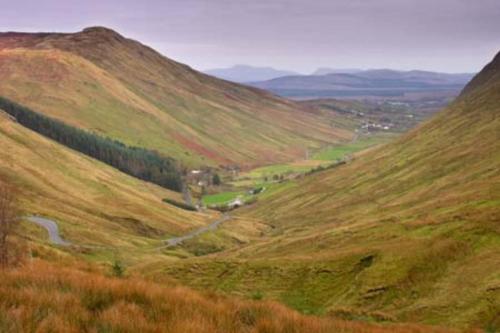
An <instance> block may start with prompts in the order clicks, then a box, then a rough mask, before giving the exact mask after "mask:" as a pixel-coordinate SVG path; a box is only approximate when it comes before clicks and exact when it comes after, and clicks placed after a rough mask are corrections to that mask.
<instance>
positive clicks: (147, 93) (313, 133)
mask: <svg viewBox="0 0 500 333" xmlns="http://www.w3.org/2000/svg"><path fill="white" fill-rule="evenodd" d="M0 59H1V60H2V61H1V62H0V74H2V82H0V90H1V91H2V94H3V95H4V97H6V98H9V99H11V100H13V101H15V102H17V103H19V104H22V105H26V106H27V107H30V108H31V109H33V110H35V111H37V112H41V113H44V114H46V115H49V116H51V117H54V118H56V119H59V120H61V121H63V122H66V123H68V124H70V125H73V126H78V127H80V128H84V129H87V130H90V131H93V132H96V133H99V134H102V135H105V136H109V137H111V138H114V139H117V140H120V141H122V142H124V143H126V144H130V145H133V146H139V147H141V146H142V147H144V148H148V149H154V150H158V151H159V152H161V153H164V154H166V155H169V156H172V157H174V158H177V159H179V160H182V161H183V162H185V163H187V164H192V165H201V164H209V165H219V164H222V165H232V164H238V165H241V166H251V165H260V164H266V163H272V162H280V161H287V160H291V159H294V158H297V157H298V156H302V154H303V153H304V151H305V149H306V148H308V147H309V148H314V147H319V146H322V145H324V144H327V143H332V142H337V141H339V140H345V139H349V138H350V137H351V135H352V134H351V133H350V132H348V131H345V130H342V129H339V128H332V127H331V126H330V125H329V122H328V121H326V120H325V119H324V118H323V117H322V116H321V115H318V114H316V113H314V112H311V111H310V110H308V109H306V108H305V107H303V106H301V105H298V104H296V103H293V102H289V101H286V100H284V99H281V98H278V97H276V96H273V95H271V94H269V93H267V92H264V91H261V90H258V89H255V88H249V87H246V86H242V85H239V84H235V83H230V82H227V81H223V80H219V79H216V78H214V77H211V76H208V75H205V74H202V73H199V72H197V71H195V70H193V69H192V68H190V67H188V66H186V65H183V64H180V63H178V62H176V61H173V60H171V59H168V58H166V57H165V56H163V55H161V54H159V53H158V52H156V51H155V50H153V49H152V48H150V47H147V46H145V45H143V44H141V43H139V42H137V41H134V40H131V39H127V38H125V37H123V36H121V35H120V34H119V33H117V32H115V31H113V30H111V29H108V28H104V27H91V28H87V29H84V30H83V31H81V32H77V33H33V34H31V33H12V32H11V33H1V34H0Z"/></svg>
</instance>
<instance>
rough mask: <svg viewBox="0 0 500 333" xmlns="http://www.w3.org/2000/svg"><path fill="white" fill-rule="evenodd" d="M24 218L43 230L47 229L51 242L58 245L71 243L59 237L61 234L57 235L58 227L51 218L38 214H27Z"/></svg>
mask: <svg viewBox="0 0 500 333" xmlns="http://www.w3.org/2000/svg"><path fill="white" fill-rule="evenodd" d="M26 220H27V221H29V222H31V223H35V224H37V225H39V226H41V227H42V228H44V229H45V230H47V232H48V234H49V240H50V242H51V243H53V244H56V245H60V246H70V245H71V243H70V242H68V241H65V240H64V239H62V238H61V235H59V228H58V227H57V223H55V222H54V221H52V220H49V219H46V218H43V217H39V216H28V217H26Z"/></svg>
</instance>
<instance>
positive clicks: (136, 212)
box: [0, 112, 213, 257]
mask: <svg viewBox="0 0 500 333" xmlns="http://www.w3.org/2000/svg"><path fill="white" fill-rule="evenodd" d="M0 143H1V146H2V149H1V150H0V181H4V182H8V183H10V184H13V185H15V186H16V187H17V188H18V189H19V190H20V191H21V198H22V201H23V202H22V204H23V208H24V210H25V211H26V214H38V215H42V216H47V217H50V218H53V219H55V220H57V221H58V223H59V224H60V227H61V231H62V234H63V237H64V238H65V239H67V240H69V241H71V242H73V243H74V244H76V245H83V244H86V245H89V244H90V245H92V244H93V245H99V246H102V247H106V248H108V249H113V248H115V247H116V248H123V249H122V250H121V251H125V249H127V248H128V249H131V248H140V247H148V246H151V245H153V244H159V239H161V238H165V237H167V236H168V235H173V234H182V233H184V232H186V231H188V230H190V229H192V228H196V227H199V226H201V225H204V224H205V223H207V222H208V220H209V219H211V218H213V216H210V214H208V215H204V214H198V213H192V212H187V211H185V210H182V209H178V208H175V207H174V206H172V205H168V204H166V203H164V202H162V199H164V198H173V199H176V200H179V201H181V200H182V199H181V198H180V194H178V193H174V192H170V191H168V190H165V189H163V188H160V187H159V186H156V185H153V184H150V183H146V182H143V181H140V180H138V179H135V178H132V177H130V176H127V175H125V174H123V173H121V172H119V171H117V170H116V169H113V168H111V167H109V166H107V165H105V164H103V163H101V162H98V161H95V160H93V159H91V158H89V157H86V156H84V155H81V154H79V153H76V152H75V151H73V150H70V149H67V148H65V147H63V146H61V145H59V144H57V143H55V142H52V141H50V140H48V139H45V138H44V137H42V136H40V135H38V134H37V133H35V132H32V131H30V130H28V129H25V128H24V127H22V126H20V125H19V124H17V123H15V122H14V121H12V120H11V119H10V118H9V117H8V116H7V115H6V114H5V113H1V112H0ZM25 227H26V228H29V229H28V230H27V233H28V235H33V232H30V231H34V229H35V227H33V226H29V225H27V224H26V226H25ZM40 235H43V236H42V237H44V238H45V237H46V234H45V233H43V234H42V233H40ZM110 251H111V250H110ZM131 257H133V255H132V256H131Z"/></svg>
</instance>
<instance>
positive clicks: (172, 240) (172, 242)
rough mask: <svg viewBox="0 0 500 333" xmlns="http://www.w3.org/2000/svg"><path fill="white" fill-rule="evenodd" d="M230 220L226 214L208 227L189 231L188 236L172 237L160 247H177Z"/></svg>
mask: <svg viewBox="0 0 500 333" xmlns="http://www.w3.org/2000/svg"><path fill="white" fill-rule="evenodd" d="M230 219H231V216H229V215H228V214H224V215H223V216H222V217H221V218H220V219H218V220H216V221H214V222H212V223H210V224H209V225H207V226H205V227H201V228H199V229H196V230H194V231H191V232H190V233H188V234H186V235H184V236H180V237H173V238H169V239H166V240H165V241H164V242H165V245H164V246H162V247H163V248H166V247H173V246H177V245H179V244H181V243H182V242H184V241H185V240H188V239H191V238H194V237H196V236H199V235H201V234H203V233H205V232H208V231H213V230H216V229H217V228H218V227H219V225H220V224H221V223H224V222H226V221H228V220H230Z"/></svg>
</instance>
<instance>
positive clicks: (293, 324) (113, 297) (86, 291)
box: [0, 260, 452, 333]
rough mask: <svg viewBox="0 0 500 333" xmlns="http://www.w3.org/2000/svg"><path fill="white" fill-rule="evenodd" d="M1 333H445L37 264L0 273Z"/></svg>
mask: <svg viewBox="0 0 500 333" xmlns="http://www.w3.org/2000/svg"><path fill="white" fill-rule="evenodd" d="M0 280H1V281H2V284H1V285H0V331H1V332H37V333H43V332H65V333H66V332H183V333H190V332H193V333H202V332H207V333H208V332H210V333H211V332H224V333H231V332H234V333H236V332H238V333H239V332H248V333H253V332H260V333H277V332H283V333H294V332H297V333H298V332H308V333H315V332H318V333H319V332H321V333H327V332H357V333H363V332H365V333H385V332H388V333H389V332H392V333H396V332H401V333H402V332H405V333H406V332H410V333H412V332H413V333H424V332H436V333H437V332H452V331H449V330H446V329H441V328H433V327H426V326H420V325H390V326H380V325H371V324H365V323H359V322H349V321H343V320H336V319H331V318H318V317H312V316H303V315H300V314H299V313H297V312H295V311H292V310H290V309H288V308H286V307H284V306H282V305H279V304H278V303H274V302H257V301H242V300H239V299H234V298H225V297H221V296H218V295H214V294H211V295H201V294H199V293H196V292H194V291H191V290H189V289H186V288H182V287H174V286H171V287H165V286H162V285H159V284H155V283H152V282H149V281H145V280H141V279H138V278H134V277H132V278H129V279H116V278H110V277H106V276H104V275H102V274H101V273H99V272H97V271H95V270H93V269H89V268H88V267H78V268H77V267H74V268H60V267H58V266H55V265H53V264H49V263H47V262H44V261H41V260H35V261H33V262H32V263H31V264H29V265H26V266H24V267H20V268H17V269H13V270H8V271H0Z"/></svg>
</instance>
